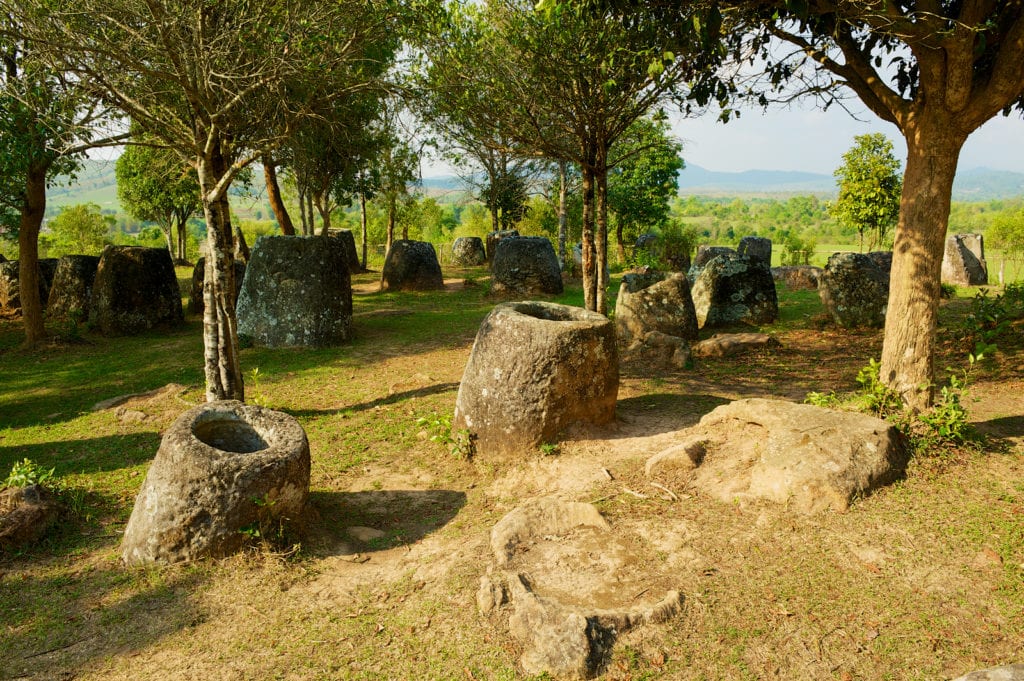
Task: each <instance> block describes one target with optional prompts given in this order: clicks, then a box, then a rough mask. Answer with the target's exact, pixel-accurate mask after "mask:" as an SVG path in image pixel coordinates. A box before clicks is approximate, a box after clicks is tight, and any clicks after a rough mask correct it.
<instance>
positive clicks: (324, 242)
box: [236, 236, 352, 348]
mask: <svg viewBox="0 0 1024 681" xmlns="http://www.w3.org/2000/svg"><path fill="white" fill-rule="evenodd" d="M236 310H237V314H238V337H239V339H240V340H242V341H243V342H245V343H251V344H254V345H259V346H264V347H271V348H274V347H295V346H299V347H326V346H330V345H337V344H340V343H344V342H345V341H347V340H349V338H351V337H352V279H351V277H350V275H349V271H348V262H347V260H346V255H345V247H344V245H343V244H342V243H341V241H340V240H338V239H331V238H326V239H325V238H322V237H302V236H271V237H260V238H259V239H257V240H256V245H255V246H254V247H253V250H252V259H251V260H250V261H249V265H248V267H247V268H246V270H245V278H244V279H243V280H242V288H241V292H240V293H239V295H238V304H237V306H236Z"/></svg>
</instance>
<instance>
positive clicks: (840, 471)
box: [648, 399, 910, 514]
mask: <svg viewBox="0 0 1024 681" xmlns="http://www.w3.org/2000/svg"><path fill="white" fill-rule="evenodd" d="M683 438H684V441H683V443H682V446H676V447H674V448H672V449H671V450H670V451H666V452H662V453H660V454H658V455H655V457H653V458H652V459H651V460H649V461H648V470H649V474H650V475H651V476H652V477H657V476H658V475H660V474H662V472H663V471H664V470H666V469H668V468H672V467H674V468H675V469H677V470H678V469H679V468H680V467H683V468H688V467H691V466H693V464H694V459H695V456H694V451H695V450H693V448H692V445H693V444H694V443H696V442H700V443H701V446H702V447H703V450H704V453H703V456H702V458H701V462H700V463H699V465H696V467H695V468H693V472H692V478H691V480H690V484H691V485H692V486H693V487H694V488H696V489H699V490H701V491H702V492H704V493H705V494H707V495H709V496H711V497H714V498H716V499H718V500H720V501H723V502H727V503H732V502H734V501H737V500H739V501H743V500H747V499H761V500H766V501H772V502H776V503H780V504H785V505H786V506H787V507H788V508H790V509H792V510H794V511H796V512H799V513H805V514H813V513H818V512H821V511H824V510H826V509H829V508H831V509H833V510H835V511H845V510H846V509H847V508H848V507H849V505H850V503H851V502H852V501H853V499H855V498H856V497H859V496H862V495H864V494H866V493H868V492H870V491H871V490H874V489H876V488H878V487H880V486H882V485H886V484H888V483H890V482H892V481H893V480H895V479H897V478H898V477H900V476H901V475H902V474H903V472H904V470H905V468H906V465H907V461H908V459H909V456H910V452H909V448H908V446H907V444H906V441H905V438H904V437H903V435H902V434H901V433H900V432H899V431H898V430H897V429H896V428H895V427H894V426H892V425H890V424H889V423H887V422H885V421H883V420H881V419H878V418H875V417H873V416H868V415H866V414H859V413H854V412H845V411H836V410H832V409H824V408H821V407H815V406H812V405H809V404H794V403H791V402H784V401H780V400H767V399H747V400H737V401H735V402H731V403H730V404H726V405H723V406H721V407H718V408H716V409H715V410H714V411H712V412H711V413H709V414H707V415H706V416H704V418H702V419H701V420H700V423H698V424H697V425H696V426H694V427H693V428H690V429H687V430H686V431H685V432H684V433H683Z"/></svg>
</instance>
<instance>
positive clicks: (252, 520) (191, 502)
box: [121, 401, 309, 565]
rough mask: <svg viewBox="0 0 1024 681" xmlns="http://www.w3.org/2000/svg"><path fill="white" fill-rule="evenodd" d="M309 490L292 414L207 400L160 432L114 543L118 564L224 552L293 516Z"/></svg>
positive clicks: (304, 448)
mask: <svg viewBox="0 0 1024 681" xmlns="http://www.w3.org/2000/svg"><path fill="white" fill-rule="evenodd" d="M308 496H309V443H308V441H307V440H306V433H305V432H304V431H303V430H302V426H300V425H299V423H298V421H296V420H295V419H294V418H292V417H291V416H289V415H288V414H283V413H281V412H276V411H271V410H269V409H263V408H261V407H256V406H251V405H246V404H243V403H241V402H236V401H221V402H207V403H206V404H203V405H200V406H198V407H195V408H194V409H190V410H189V411H187V412H185V413H184V414H182V415H181V416H180V417H178V419H177V420H176V421H175V422H174V424H173V425H171V427H170V428H169V429H168V430H167V432H166V433H165V434H164V437H163V440H162V441H161V443H160V449H159V450H158V451H157V453H156V458H155V459H154V460H153V463H152V465H150V467H149V472H148V473H147V475H146V480H145V481H144V482H143V483H142V489H141V490H140V491H139V495H138V497H136V499H135V509H134V510H133V511H132V515H131V518H130V519H129V521H128V527H127V529H125V533H124V542H123V543H122V545H121V558H122V560H123V561H124V562H125V563H126V564H129V565H131V564H138V563H176V562H179V561H187V560H195V559H197V558H204V557H207V556H210V557H219V556H225V555H228V554H230V553H232V552H234V551H236V550H238V549H239V548H241V547H242V545H243V544H244V543H245V541H246V539H247V533H248V534H251V532H250V530H252V529H260V528H262V529H263V530H264V531H265V530H266V529H268V528H270V527H273V528H277V527H278V526H279V524H281V523H285V522H287V521H290V520H297V519H298V518H299V516H300V515H301V513H302V510H303V508H304V507H305V505H306V499H307V497H308Z"/></svg>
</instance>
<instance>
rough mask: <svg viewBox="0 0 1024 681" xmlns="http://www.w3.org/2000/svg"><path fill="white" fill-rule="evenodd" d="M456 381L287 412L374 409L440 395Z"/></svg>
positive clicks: (304, 414) (455, 385)
mask: <svg viewBox="0 0 1024 681" xmlns="http://www.w3.org/2000/svg"><path fill="white" fill-rule="evenodd" d="M458 389H459V384H458V383H437V384H435V385H428V386H426V387H424V388H415V389H413V390H403V391H402V392H397V393H392V394H391V395H388V396H387V397H380V398H377V399H376V400H370V401H369V402H360V403H359V404H352V405H349V406H347V407H342V408H340V409H289V410H288V413H289V414H291V415H292V416H294V417H295V418H310V417H315V416H330V415H333V414H343V413H352V412H360V411H366V410H368V409H374V408H375V407H382V406H385V405H388V404H397V403H398V402H404V401H406V400H408V399H410V398H413V397H427V396H428V395H440V394H443V393H447V392H451V391H453V390H458Z"/></svg>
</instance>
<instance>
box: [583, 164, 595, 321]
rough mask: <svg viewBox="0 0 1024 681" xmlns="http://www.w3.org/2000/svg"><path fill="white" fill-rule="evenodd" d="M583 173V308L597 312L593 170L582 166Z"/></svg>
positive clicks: (586, 165) (587, 166)
mask: <svg viewBox="0 0 1024 681" xmlns="http://www.w3.org/2000/svg"><path fill="white" fill-rule="evenodd" d="M581 170H582V171H583V235H582V245H581V250H582V254H581V255H582V258H581V260H582V261H583V262H582V269H583V307H585V308H586V309H588V310H592V311H596V310H597V276H596V274H597V273H596V271H595V267H596V258H595V257H594V169H593V168H592V167H591V166H590V165H588V164H582V166H581Z"/></svg>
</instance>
